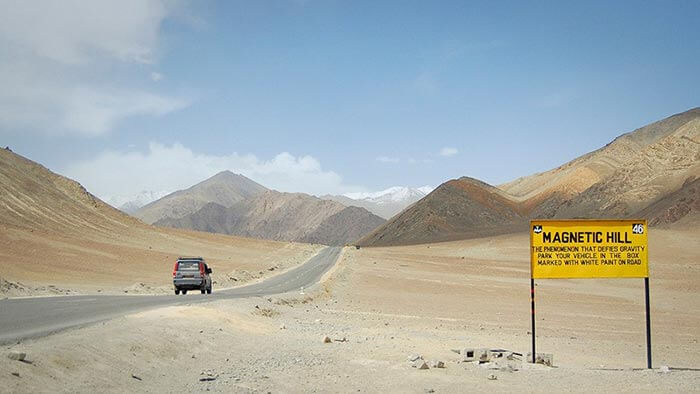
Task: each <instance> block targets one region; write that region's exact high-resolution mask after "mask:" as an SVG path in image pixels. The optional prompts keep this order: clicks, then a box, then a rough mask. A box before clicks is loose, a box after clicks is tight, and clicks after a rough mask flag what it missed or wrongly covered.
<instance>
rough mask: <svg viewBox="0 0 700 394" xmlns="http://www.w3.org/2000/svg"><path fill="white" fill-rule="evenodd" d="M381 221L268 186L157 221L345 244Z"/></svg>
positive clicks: (361, 211) (358, 210) (363, 212)
mask: <svg viewBox="0 0 700 394" xmlns="http://www.w3.org/2000/svg"><path fill="white" fill-rule="evenodd" d="M384 222H385V220H384V219H382V218H380V217H378V216H376V215H373V214H372V213H370V212H368V211H367V210H365V209H362V208H355V207H351V208H348V207H345V206H344V205H342V204H340V203H338V202H335V201H330V200H322V199H319V198H316V197H313V196H309V195H307V194H303V193H281V192H277V191H274V190H268V191H267V192H265V193H262V194H259V195H257V196H255V197H252V198H250V199H246V200H242V201H239V202H238V203H236V204H234V205H232V206H230V207H225V206H223V205H221V204H217V203H208V204H206V205H205V206H203V207H202V208H201V209H199V210H198V211H196V212H193V213H191V214H189V215H186V216H184V217H182V218H164V219H161V220H159V221H157V222H156V223H155V224H156V225H158V226H167V227H175V228H187V229H193V230H200V231H208V232H216V233H223V234H231V235H239V236H243V237H253V238H263V239H270V240H277V241H298V242H311V243H322V244H326V245H343V244H346V243H349V242H353V241H355V240H357V239H359V238H361V237H363V236H364V235H366V234H368V233H369V232H370V231H372V230H373V229H375V228H376V227H377V226H379V225H381V224H382V223H384Z"/></svg>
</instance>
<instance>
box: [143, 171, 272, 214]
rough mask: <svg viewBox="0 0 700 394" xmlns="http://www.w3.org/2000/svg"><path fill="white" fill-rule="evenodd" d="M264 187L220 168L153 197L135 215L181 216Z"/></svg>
mask: <svg viewBox="0 0 700 394" xmlns="http://www.w3.org/2000/svg"><path fill="white" fill-rule="evenodd" d="M265 191H267V188H265V187H264V186H262V185H260V184H258V183H255V182H253V181H252V180H250V179H248V178H246V177H244V176H243V175H239V174H234V173H232V172H231V171H222V172H220V173H218V174H216V175H214V176H213V177H211V178H209V179H207V180H204V181H202V182H200V183H198V184H196V185H194V186H192V187H190V188H189V189H185V190H180V191H177V192H175V193H172V194H169V195H167V196H165V197H163V198H161V199H159V200H156V201H154V202H152V203H150V204H148V205H146V206H144V207H142V208H140V209H139V210H137V211H136V212H135V214H134V215H135V216H136V217H138V218H139V219H141V220H143V221H144V222H146V223H150V224H153V223H155V222H157V221H159V220H161V219H165V218H173V219H177V218H181V217H184V216H187V215H189V214H191V213H194V212H196V211H198V210H199V209H200V208H202V207H203V206H204V205H206V204H208V203H210V202H214V203H217V204H219V205H223V206H225V207H230V206H232V205H233V204H235V203H237V202H239V201H242V200H245V199H248V198H251V197H254V196H257V195H259V194H261V193H264V192H265Z"/></svg>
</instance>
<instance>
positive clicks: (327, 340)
mask: <svg viewBox="0 0 700 394" xmlns="http://www.w3.org/2000/svg"><path fill="white" fill-rule="evenodd" d="M331 342H333V341H332V340H331V338H330V337H329V336H325V337H323V343H331Z"/></svg>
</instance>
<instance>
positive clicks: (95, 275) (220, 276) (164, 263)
mask: <svg viewBox="0 0 700 394" xmlns="http://www.w3.org/2000/svg"><path fill="white" fill-rule="evenodd" d="M321 249H323V246H321V245H311V244H303V243H289V242H275V241H264V240H257V239H250V238H241V237H232V236H226V235H219V234H210V233H203V232H195V231H185V230H176V229H167V228H161V227H154V226H146V225H143V224H142V223H139V225H134V226H131V227H129V228H125V229H124V230H123V231H121V232H110V233H109V235H105V234H104V233H100V232H94V233H89V232H83V233H81V234H80V235H79V236H78V235H76V234H72V233H68V234H64V235H61V234H57V233H56V232H55V231H53V230H49V231H42V230H41V229H40V228H37V229H29V230H28V229H24V228H17V227H10V226H2V225H0V260H2V261H3V263H2V264H0V298H1V297H2V296H5V297H17V296H33V295H47V294H48V295H50V294H97V293H103V294H116V293H130V294H133V293H140V294H144V293H146V294H148V293H163V292H171V291H172V269H173V264H174V262H175V260H176V259H177V257H178V256H202V257H204V258H205V259H206V260H207V263H208V264H209V265H210V266H211V268H212V270H213V271H214V273H213V275H212V276H213V280H214V282H215V287H218V288H223V287H232V286H237V285H240V284H242V283H245V282H248V281H251V280H256V279H259V278H263V277H267V276H270V275H274V274H275V273H276V272H279V271H282V270H285V269H288V268H290V267H293V266H296V265H297V264H300V263H303V262H304V261H306V260H308V259H309V258H310V257H311V256H313V255H314V254H316V253H318V251H319V250H321Z"/></svg>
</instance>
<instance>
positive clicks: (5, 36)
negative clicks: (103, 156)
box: [0, 0, 189, 136]
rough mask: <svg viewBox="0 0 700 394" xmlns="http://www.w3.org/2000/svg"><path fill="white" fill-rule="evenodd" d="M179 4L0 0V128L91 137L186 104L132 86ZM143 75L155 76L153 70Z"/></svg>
mask: <svg viewBox="0 0 700 394" xmlns="http://www.w3.org/2000/svg"><path fill="white" fill-rule="evenodd" d="M179 4H180V3H179V2H169V1H165V0H130V1H119V2H109V1H78V0H65V1H46V2H23V1H11V2H3V7H2V9H3V12H2V13H0V48H2V50H3V55H4V56H2V57H0V86H3V89H0V126H4V127H0V129H1V130H3V133H10V132H11V131H10V130H13V131H12V132H26V131H30V132H35V133H72V134H81V135H86V136H95V135H101V134H104V133H107V132H109V131H111V130H113V129H114V128H115V127H116V125H117V123H118V122H119V121H121V120H122V119H125V118H129V117H132V116H140V115H147V116H161V115H164V114H167V113H170V112H172V111H177V110H180V109H182V108H185V107H187V106H188V105H189V100H187V99H184V98H180V97H170V96H167V95H163V94H158V93H155V92H151V91H148V90H145V89H144V88H143V87H142V86H140V85H138V84H137V83H136V80H138V79H140V78H142V75H143V74H141V73H142V70H143V68H144V67H150V66H149V65H151V64H154V63H155V62H156V61H157V58H158V52H159V45H158V43H159V36H160V28H161V24H162V23H163V21H164V20H166V19H167V18H168V17H169V15H170V14H171V13H172V12H173V10H175V9H176V8H179V7H180V5H179ZM105 70H115V71H114V73H113V74H112V73H109V72H105ZM135 76H140V78H134V77H135ZM151 78H152V79H153V80H154V81H156V80H161V79H162V75H161V74H160V73H157V72H155V71H154V72H153V73H151Z"/></svg>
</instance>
